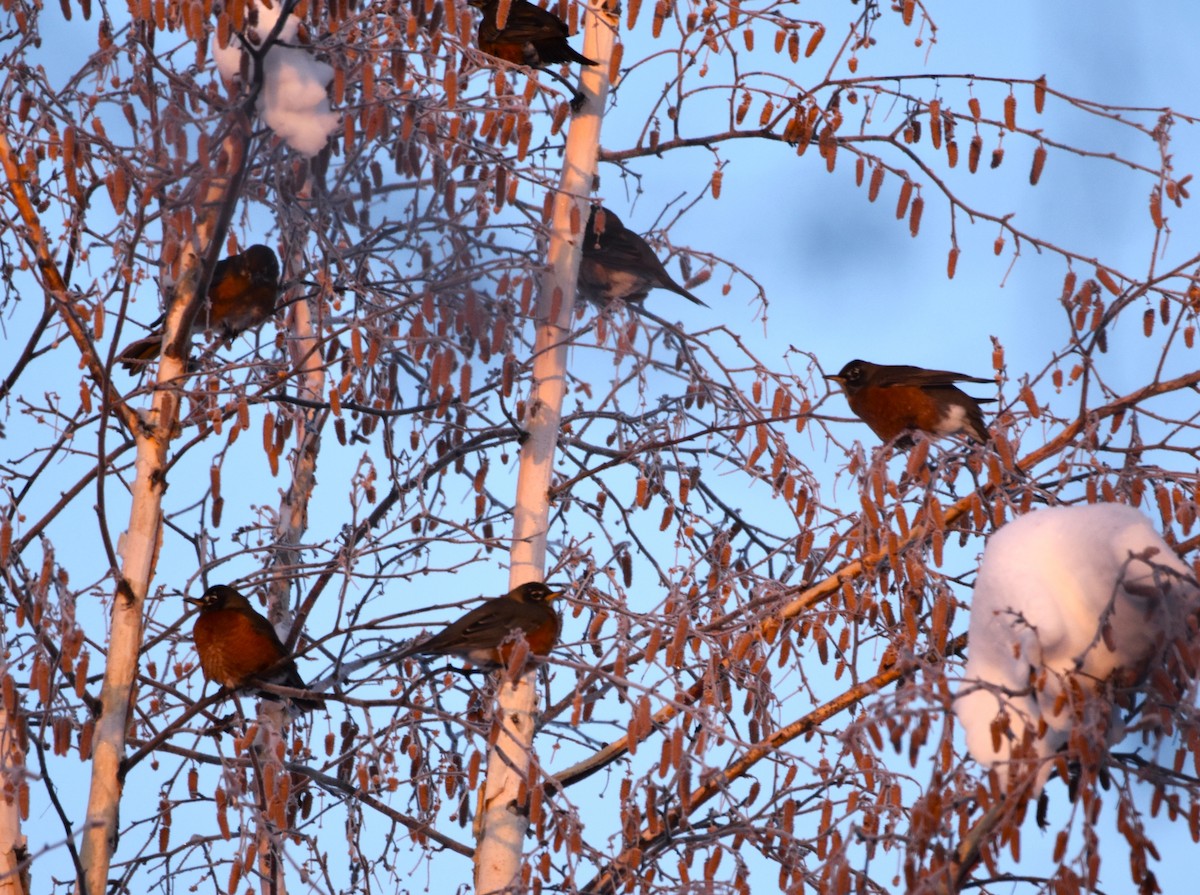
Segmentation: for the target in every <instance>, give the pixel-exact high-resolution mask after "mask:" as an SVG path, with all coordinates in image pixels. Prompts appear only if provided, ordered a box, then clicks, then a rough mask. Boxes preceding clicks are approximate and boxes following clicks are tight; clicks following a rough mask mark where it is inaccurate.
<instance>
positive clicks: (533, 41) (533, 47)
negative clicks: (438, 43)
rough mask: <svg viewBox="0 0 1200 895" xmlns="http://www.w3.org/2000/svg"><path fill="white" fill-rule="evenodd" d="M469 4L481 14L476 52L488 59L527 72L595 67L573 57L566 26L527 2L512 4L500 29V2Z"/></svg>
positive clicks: (580, 57) (484, 0)
mask: <svg viewBox="0 0 1200 895" xmlns="http://www.w3.org/2000/svg"><path fill="white" fill-rule="evenodd" d="M468 2H469V3H470V4H471V6H474V7H475V8H476V9H478V10H480V12H482V13H483V15H482V17H481V18H480V19H479V31H478V39H479V49H481V50H483V52H485V53H487V54H488V55H489V56H495V57H496V58H497V59H503V60H504V61H505V62H511V63H513V64H514V65H528V66H529V67H530V68H542V67H544V66H547V65H554V64H555V63H559V62H577V63H579V64H580V65H596V62H595V60H592V59H588V58H587V57H586V56H583V55H581V54H579V53H576V52H575V50H573V49H572V48H571V45H570V44H568V43H567V38H568V37H569V36H570V33H571V32H570V30H569V29H568V28H567V23H566V22H564V21H563V20H562V19H560V18H559V17H558V16H556V15H555V14H554V13H552V12H550V11H548V10H545V9H542V8H541V7H540V6H534V5H533V4H532V3H529V2H528V0H512V3H511V4H510V6H509V7H508V18H507V19H506V20H505V22H504V27H503V28H501V27H500V25H499V23H498V22H497V20H496V14H497V13H498V12H499V9H500V0H468Z"/></svg>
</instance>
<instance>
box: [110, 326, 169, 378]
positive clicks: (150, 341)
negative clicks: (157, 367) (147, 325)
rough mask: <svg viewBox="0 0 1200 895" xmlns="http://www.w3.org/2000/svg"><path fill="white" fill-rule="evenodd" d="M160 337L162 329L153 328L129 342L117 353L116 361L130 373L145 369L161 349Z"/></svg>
mask: <svg viewBox="0 0 1200 895" xmlns="http://www.w3.org/2000/svg"><path fill="white" fill-rule="evenodd" d="M162 337H163V334H162V330H155V331H154V332H152V333H150V335H148V336H143V337H142V338H140V339H138V340H137V341H136V342H130V343H129V344H128V345H126V346H125V347H124V348H122V349H121V353H120V354H118V355H117V362H118V363H119V364H120V365H121V366H122V367H124V368H125V369H126V371H128V372H130V373H136V372H138V371H139V370H142V369H145V366H146V364H147V363H148V362H149V361H152V360H154V359H155V358H156V357H158V355H159V352H160V351H162Z"/></svg>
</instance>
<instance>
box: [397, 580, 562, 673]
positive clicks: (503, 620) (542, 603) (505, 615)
mask: <svg viewBox="0 0 1200 895" xmlns="http://www.w3.org/2000/svg"><path fill="white" fill-rule="evenodd" d="M561 595H562V593H561V591H555V590H552V589H551V588H550V587H548V586H547V585H545V584H543V583H542V582H540V581H531V582H529V583H527V584H522V585H519V586H518V587H515V588H513V589H512V590H510V591H509V592H508V593H506V594H505V595H504V596H502V597H496V598H495V599H492V600H488V601H487V602H486V603H484V604H483V605H481V606H476V607H475V608H474V609H472V610H471V611H470V612H468V613H467V614H466V615H464V616H463V617H462V618H460V619H459V620H458V621H456V622H454V623H453V624H451V625H449V626H448V627H446V628H445V629H444V630H442V631H441V632H439V633H437V634H434V635H433V636H432V637H430V638H428V639H426V640H422V641H421V642H419V643H415V644H413V645H411V646H408V647H405V648H403V649H401V650H400V652H399V653H396V654H394V655H393V656H392V657H391V658H392V659H393V660H394V661H397V662H399V661H400V660H402V659H405V658H407V657H409V656H412V655H426V656H456V657H458V658H460V659H466V660H467V661H468V662H470V663H471V664H472V665H478V666H481V667H483V668H502V667H506V666H507V665H508V663H509V660H510V659H511V658H512V653H513V650H514V649H515V648H516V645H517V641H518V639H519V638H523V639H524V641H525V643H526V644H527V645H528V647H529V652H530V653H532V654H533V655H535V656H548V655H550V651H551V650H552V649H554V645H555V644H556V643H558V636H559V634H560V633H561V632H562V619H561V618H559V615H558V613H557V612H555V611H554V609H553V608H552V607H551V605H550V603H551V601H552V600H554V599H555V598H556V597H559V596H561Z"/></svg>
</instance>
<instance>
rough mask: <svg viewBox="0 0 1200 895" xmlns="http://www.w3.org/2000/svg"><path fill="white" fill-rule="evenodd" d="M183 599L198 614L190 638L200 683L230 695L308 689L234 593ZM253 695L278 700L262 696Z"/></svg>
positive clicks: (267, 626) (309, 705) (274, 637)
mask: <svg viewBox="0 0 1200 895" xmlns="http://www.w3.org/2000/svg"><path fill="white" fill-rule="evenodd" d="M184 600H185V601H186V602H188V603H191V604H192V605H193V606H196V607H198V608H199V610H200V614H199V615H198V616H197V617H196V624H195V627H194V628H193V629H192V639H193V641H194V642H195V644H196V654H197V655H198V656H199V657H200V669H201V671H203V672H204V677H205V679H206V680H209V681H212V682H213V683H215V684H219V685H220V686H222V687H226V688H228V689H229V690H234V691H236V690H244V689H247V688H253V687H254V685H255V684H260V683H265V684H278V685H279V686H283V687H290V688H293V689H296V690H307V689H308V685H307V684H306V683H304V679H303V678H301V677H300V672H299V671H298V670H297V668H296V663H295V661H294V660H293V659H292V658H291V656H289V655H288V654H287V650H286V649H285V648H284V645H283V642H282V641H281V640H280V639H279V635H278V634H276V633H275V627H274V626H273V625H272V624H271V623H270V622H269V621H268V620H267V619H266V618H265V617H264V616H262V615H260V614H259V613H258V612H256V611H255V610H254V607H252V606H251V605H250V601H249V600H247V599H246V598H245V597H244V596H242V594H241V593H239V592H238V591H237V590H236V589H235V588H232V587H230V586H229V585H227V584H216V585H213V586H212V587H210V588H209V589H208V590H206V591H205V592H204V595H203V596H200V597H185V598H184ZM259 694H260V695H262V696H264V697H266V698H267V699H279V697H278V696H276V695H273V694H271V693H270V692H268V691H262V690H260V691H259ZM290 701H291V703H292V704H293V705H294V706H295V707H296V708H298V709H300V710H301V711H306V712H308V711H312V710H313V709H316V708H319V707H320V706H322V705H324V701H323V700H321V699H320V698H319V697H313V698H305V697H293V698H291V699H290Z"/></svg>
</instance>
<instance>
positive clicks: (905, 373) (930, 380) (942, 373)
mask: <svg viewBox="0 0 1200 895" xmlns="http://www.w3.org/2000/svg"><path fill="white" fill-rule="evenodd" d="M884 369H885V370H886V371H887V373H888V374H890V375H888V377H887V378H889V379H891V378H895V379H896V380H899V381H895V382H880V383H871V384H872V385H876V384H878V385H883V386H884V387H888V386H893V385H918V386H921V387H922V388H928V387H930V386H939V385H953V384H954V383H956V382H984V383H994V382H995V381H996V380H994V379H983V378H981V377H979V376H968V375H967V374H966V373H955V372H954V371H952V370H926V369H924V368H922V367H912V366H909V365H907V364H894V365H890V366H888V367H885V368H884Z"/></svg>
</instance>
